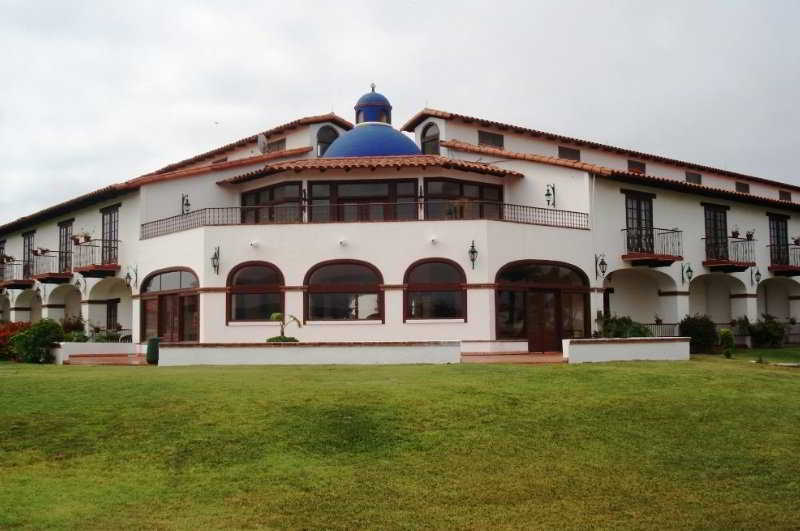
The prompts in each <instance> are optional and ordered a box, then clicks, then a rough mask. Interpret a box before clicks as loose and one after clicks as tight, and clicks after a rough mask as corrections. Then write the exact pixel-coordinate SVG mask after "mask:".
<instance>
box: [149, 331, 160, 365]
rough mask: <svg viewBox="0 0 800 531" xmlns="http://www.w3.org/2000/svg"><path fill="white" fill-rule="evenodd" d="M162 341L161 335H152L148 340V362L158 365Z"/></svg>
mask: <svg viewBox="0 0 800 531" xmlns="http://www.w3.org/2000/svg"><path fill="white" fill-rule="evenodd" d="M160 342H161V338H160V337H151V338H150V339H148V340H147V364H148V365H158V344H159V343H160Z"/></svg>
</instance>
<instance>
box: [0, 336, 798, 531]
mask: <svg viewBox="0 0 800 531" xmlns="http://www.w3.org/2000/svg"><path fill="white" fill-rule="evenodd" d="M748 355H749V354H748ZM777 357H778V358H779V359H781V360H782V361H785V360H787V359H794V360H800V352H799V351H797V350H793V351H792V350H784V351H781V353H780V354H777ZM776 359H777V358H776ZM0 403H2V410H0V427H1V428H0V429H1V430H2V437H0V527H6V528H9V527H13V528H56V529H119V528H156V529H209V528H240V529H241V528H260V527H267V528H342V529H343V528H364V527H366V528H402V529H405V528H408V529H411V528H423V527H424V528H526V529H527V528H588V527H600V528H635V529H669V528H672V529H677V528H698V529H703V528H713V529H721V528H740V529H741V528H745V529H747V528H749V529H756V528H761V529H767V528H769V529H781V528H783V529H789V528H796V527H797V522H798V516H797V515H798V513H797V495H798V492H800V479H799V478H800V462H799V461H798V458H797V457H798V456H797V452H798V448H800V428H799V427H800V407H798V406H799V405H800V371H798V370H797V369H788V368H776V367H770V366H762V365H757V364H752V363H750V362H749V360H748V359H747V357H746V355H745V354H744V353H742V352H738V353H737V354H736V357H735V359H733V360H725V359H723V358H722V357H720V356H698V357H696V358H695V359H694V360H693V361H691V362H684V363H665V362H662V363H618V364H597V365H582V366H566V365H561V366H541V367H531V366H499V365H494V366H480V365H454V366H363V367H344V366H339V367H333V366H325V367H321V366H316V367H230V368H219V367H217V368H214V367H187V368H155V367H80V366H74V367H55V366H27V365H17V364H8V363H6V364H0Z"/></svg>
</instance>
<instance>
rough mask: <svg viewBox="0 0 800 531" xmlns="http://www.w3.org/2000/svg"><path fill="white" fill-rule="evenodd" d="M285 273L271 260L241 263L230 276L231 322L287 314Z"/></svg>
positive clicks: (229, 314) (257, 319) (266, 319)
mask: <svg viewBox="0 0 800 531" xmlns="http://www.w3.org/2000/svg"><path fill="white" fill-rule="evenodd" d="M283 284H284V283H283V275H282V274H281V272H280V270H279V269H278V268H277V267H275V266H274V265H272V264H270V263H267V262H245V263H243V264H239V265H238V266H236V267H235V268H233V270H231V272H230V274H229V275H228V321H268V320H270V317H271V316H272V314H274V313H283V299H284V297H283Z"/></svg>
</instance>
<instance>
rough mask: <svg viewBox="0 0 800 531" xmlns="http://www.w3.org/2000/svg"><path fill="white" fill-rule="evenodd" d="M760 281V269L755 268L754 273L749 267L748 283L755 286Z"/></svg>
mask: <svg viewBox="0 0 800 531" xmlns="http://www.w3.org/2000/svg"><path fill="white" fill-rule="evenodd" d="M760 282H761V271H759V270H758V268H756V271H755V273H753V268H752V267H751V268H750V285H751V286H756V285H758V284H759V283H760Z"/></svg>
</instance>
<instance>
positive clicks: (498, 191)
mask: <svg viewBox="0 0 800 531" xmlns="http://www.w3.org/2000/svg"><path fill="white" fill-rule="evenodd" d="M502 205H503V187H502V186H501V185H496V184H485V183H475V182H469V181H458V180H455V179H442V178H430V179H425V219H500V217H501V214H502Z"/></svg>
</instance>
